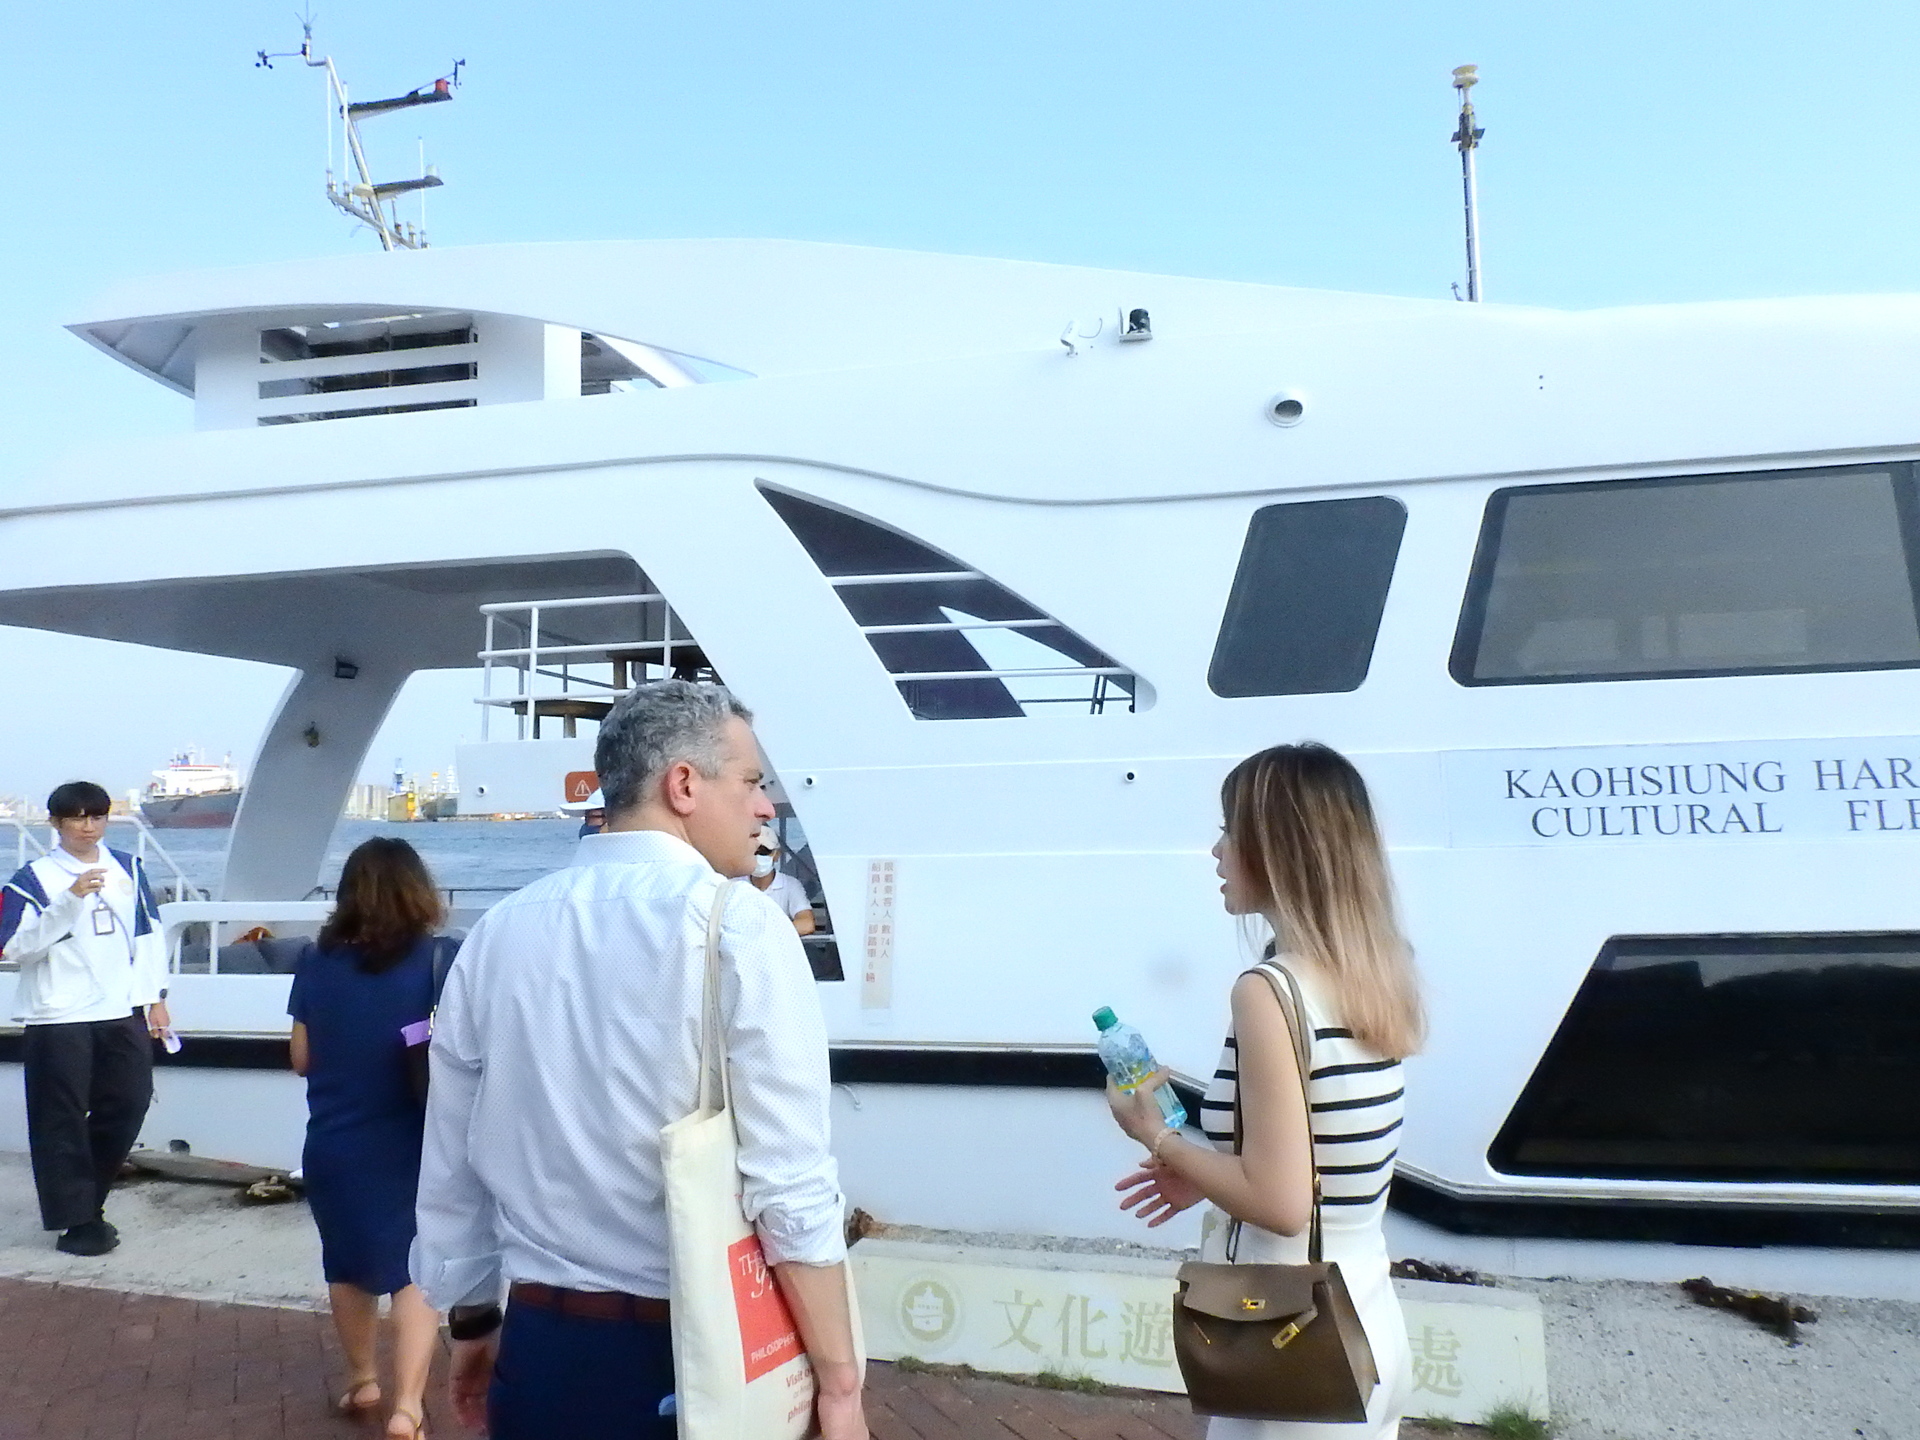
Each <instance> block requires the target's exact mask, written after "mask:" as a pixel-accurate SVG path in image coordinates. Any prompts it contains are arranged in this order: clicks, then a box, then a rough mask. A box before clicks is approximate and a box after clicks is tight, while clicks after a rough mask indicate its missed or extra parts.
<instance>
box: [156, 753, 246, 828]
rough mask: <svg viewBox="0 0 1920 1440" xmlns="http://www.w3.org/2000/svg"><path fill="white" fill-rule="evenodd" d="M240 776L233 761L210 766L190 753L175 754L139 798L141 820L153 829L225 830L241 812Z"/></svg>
mask: <svg viewBox="0 0 1920 1440" xmlns="http://www.w3.org/2000/svg"><path fill="white" fill-rule="evenodd" d="M240 795H241V785H240V773H239V771H237V770H235V769H234V768H233V763H232V760H231V759H230V758H229V759H228V760H225V761H222V762H221V763H220V764H218V765H209V764H207V763H206V762H204V761H203V760H201V759H200V758H199V756H198V755H196V754H195V753H194V752H192V751H190V750H189V751H182V752H181V753H180V754H178V755H175V756H174V757H173V759H172V760H171V761H170V762H169V763H168V765H167V768H166V769H164V770H156V771H154V772H153V779H152V781H151V782H150V783H149V784H148V786H147V788H146V790H145V791H144V792H143V793H142V794H141V796H140V818H141V819H143V820H145V821H146V822H147V824H149V825H151V826H153V827H154V828H155V829H156V830H227V829H231V828H232V826H233V817H234V815H235V814H236V813H237V812H238V811H239V809H240Z"/></svg>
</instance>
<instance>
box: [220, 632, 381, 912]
mask: <svg viewBox="0 0 1920 1440" xmlns="http://www.w3.org/2000/svg"><path fill="white" fill-rule="evenodd" d="M409 673H410V672H409V671H407V670H405V669H382V668H380V667H379V666H377V665H367V664H365V663H362V664H360V666H359V673H358V674H357V675H355V676H354V678H353V679H351V680H341V679H337V678H335V676H334V673H333V662H332V661H331V660H329V661H327V662H326V663H325V664H324V665H316V666H315V667H314V668H313V669H310V670H306V671H303V672H302V673H300V674H299V675H296V676H295V677H294V679H293V682H292V683H291V684H289V685H288V686H287V690H286V693H285V694H284V695H282V696H281V697H280V708H279V710H278V711H277V712H276V713H275V715H274V717H273V723H272V724H270V725H269V726H268V727H267V733H266V737H265V738H264V739H263V740H262V741H261V742H260V753H259V754H258V755H257V756H256V757H255V758H254V762H253V771H252V773H251V774H250V775H249V776H248V777H247V789H246V794H245V795H243V796H242V797H241V799H240V813H239V814H238V815H236V816H235V817H234V821H233V833H232V839H231V840H229V841H228V843H227V873H226V879H225V881H224V883H223V884H222V885H221V887H220V898H221V899H223V900H298V899H301V898H302V897H304V896H305V895H306V893H307V892H308V891H309V890H311V889H312V888H313V886H314V885H315V884H317V883H318V882H319V879H320V867H321V865H322V863H323V862H324V861H325V859H326V852H327V841H328V840H329V839H330V838H332V835H333V828H334V825H335V824H336V823H337V822H338V821H339V819H340V812H341V809H342V807H343V806H344V804H345V803H346V798H347V791H348V789H349V788H350V787H351V786H352V784H353V782H354V778H355V777H356V776H357V775H358V774H359V773H360V766H361V763H362V762H363V761H364V760H365V759H366V754H367V748H368V747H369V746H370V745H372V743H373V737H374V735H375V734H377V733H378V731H379V729H380V725H381V722H382V721H384V720H385V719H386V718H387V711H388V710H389V709H390V708H392V705H393V701H394V697H395V696H397V695H398V694H399V693H400V687H401V686H402V685H404V684H405V683H406V679H407V676H408V674H409Z"/></svg>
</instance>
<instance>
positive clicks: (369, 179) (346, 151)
mask: <svg viewBox="0 0 1920 1440" xmlns="http://www.w3.org/2000/svg"><path fill="white" fill-rule="evenodd" d="M300 24H301V30H302V32H303V33H302V38H301V41H300V48H299V49H298V50H292V51H275V52H273V53H271V54H270V53H268V52H267V51H265V50H261V51H259V52H257V54H256V56H255V59H254V64H255V65H256V66H257V67H258V68H260V69H263V70H271V69H272V68H273V62H274V61H275V60H283V59H284V60H290V59H295V58H298V59H299V60H300V61H301V62H302V63H304V64H305V65H307V66H308V67H309V68H311V69H314V70H324V71H325V72H326V76H327V85H326V102H327V113H326V131H327V136H326V138H327V171H326V180H327V199H328V200H329V201H331V202H332V203H333V204H334V205H335V206H336V207H337V208H339V209H340V210H343V211H345V212H346V213H347V214H348V215H351V216H352V217H353V218H354V219H356V220H358V221H359V222H360V223H361V224H363V225H365V226H367V228H368V229H370V230H372V231H373V233H374V234H375V235H377V236H378V237H379V239H380V248H381V249H382V250H393V249H396V248H398V249H405V250H423V249H425V248H426V244H427V237H426V228H427V204H426V195H425V192H426V191H427V190H429V189H432V188H433V187H435V186H437V185H439V184H440V175H439V172H438V171H437V170H436V169H435V168H433V167H430V166H428V165H427V164H426V141H425V139H424V137H423V138H422V140H421V143H420V162H421V173H420V175H419V176H418V177H416V178H415V179H412V180H396V181H392V182H390V183H388V184H384V185H382V184H378V183H376V182H375V180H374V178H373V167H372V166H371V165H369V164H368V163H367V152H366V147H365V146H363V145H362V144H361V142H360V121H361V120H362V119H366V118H370V117H374V116H378V115H385V114H388V113H391V112H392V111H395V110H409V109H412V108H413V107H414V106H416V105H431V104H434V103H436V102H438V101H445V100H451V99H452V98H453V91H454V89H455V88H456V87H457V86H458V85H459V84H460V72H461V70H463V69H464V68H466V63H467V62H466V61H465V60H456V61H454V62H453V69H452V70H451V71H449V72H448V73H447V74H445V75H441V76H439V77H437V78H436V79H434V80H433V81H431V82H430V83H429V84H427V85H422V86H419V87H418V88H416V89H414V90H412V91H410V92H408V93H407V94H405V95H400V96H395V97H394V98H392V99H386V100H371V101H366V102H364V103H361V104H354V103H352V102H351V101H350V100H349V99H348V96H347V86H346V82H345V81H343V80H342V79H341V78H340V72H339V70H338V69H336V68H335V66H334V63H333V57H332V56H330V55H316V54H315V53H314V46H313V19H312V17H311V16H310V15H309V16H303V17H302V19H301V22H300ZM336 115H337V116H338V117H339V120H340V169H339V172H338V174H337V175H336V173H335V171H334V168H333V167H334V151H333V122H334V117H335V116H336ZM415 190H417V191H420V192H422V193H421V197H420V226H419V228H418V229H415V228H413V227H412V226H409V225H408V224H406V223H405V222H404V221H402V220H401V219H400V204H399V197H400V196H401V195H404V194H406V193H408V192H410V191H415Z"/></svg>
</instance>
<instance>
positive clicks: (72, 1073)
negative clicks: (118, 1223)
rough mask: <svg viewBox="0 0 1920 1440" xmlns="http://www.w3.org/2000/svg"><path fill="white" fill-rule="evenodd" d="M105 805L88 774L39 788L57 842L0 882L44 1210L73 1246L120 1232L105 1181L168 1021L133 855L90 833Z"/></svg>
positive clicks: (153, 923)
mask: <svg viewBox="0 0 1920 1440" xmlns="http://www.w3.org/2000/svg"><path fill="white" fill-rule="evenodd" d="M110 804H111V800H110V797H109V796H108V795H107V792H106V791H105V790H103V789H101V788H100V787H99V786H98V785H95V784H92V783H91V782H89V781H85V780H75V781H71V782H69V783H68V784H65V785H62V786H60V787H59V788H58V789H57V790H55V791H54V792H53V794H51V795H49V796H48V797H47V815H48V817H49V818H50V819H51V820H52V822H53V827H54V830H55V831H56V833H57V834H58V835H59V839H60V843H59V845H58V846H56V847H55V848H54V850H53V851H52V852H51V853H50V854H47V855H44V856H42V857H41V858H40V859H38V860H35V861H33V862H32V863H31V864H29V865H26V866H23V867H22V868H21V869H20V870H18V871H16V872H15V873H14V876H13V878H12V879H11V880H9V881H7V883H6V887H5V889H4V890H0V958H4V959H6V960H8V961H11V962H13V963H14V964H16V965H18V966H19V967H20V986H19V990H18V996H19V1008H18V1011H17V1013H16V1014H15V1015H14V1019H16V1020H19V1021H21V1022H23V1024H24V1025H25V1027H26V1028H25V1034H24V1036H23V1037H22V1042H21V1059H22V1062H23V1063H22V1069H23V1070H24V1071H25V1078H26V1092H27V1149H28V1152H29V1154H30V1156H31V1158H32V1161H33V1183H34V1188H35V1190H36V1191H37V1192H38V1194H39V1200H40V1223H41V1224H42V1225H43V1226H44V1227H45V1228H46V1229H48V1230H58V1231H60V1232H61V1234H60V1238H59V1239H58V1240H56V1241H55V1242H54V1244H55V1247H56V1248H57V1249H60V1250H64V1251H66V1252H67V1253H68V1254H70V1255H104V1254H106V1253H107V1252H108V1251H109V1250H111V1249H113V1248H114V1247H115V1246H116V1245H118V1244H119V1243H120V1237H119V1232H118V1231H116V1230H115V1229H114V1228H113V1226H112V1225H111V1224H109V1223H108V1222H107V1219H106V1215H105V1213H104V1210H105V1205H106V1199H107V1191H108V1190H109V1189H110V1188H111V1187H112V1185H113V1181H114V1177H115V1176H116V1175H118V1174H119V1173H120V1167H121V1165H122V1164H124V1163H125V1162H126V1158H127V1155H128V1153H129V1152H130V1151H131V1150H132V1149H133V1146H134V1142H135V1141H136V1140H138V1139H139V1138H140V1127H141V1125H142V1124H143V1123H144V1122H145V1120H146V1117H147V1106H148V1104H149V1103H151V1101H152V1099H153V1037H155V1036H158V1035H160V1034H161V1033H162V1032H164V1031H166V1030H167V1029H168V1028H169V1026H170V1024H171V1021H170V1018H169V1016H168V1014H167V1000H166V996H167V992H166V988H165V986H166V971H167V965H166V947H165V943H164V942H163V940H162V939H161V936H160V926H159V907H158V906H157V905H156V904H155V903H154V899H153V892H152V890H151V889H149V888H148V885H147V878H146V874H145V872H144V870H143V868H142V867H141V864H140V862H139V861H138V860H136V859H135V858H134V857H133V856H132V855H129V854H126V853H124V852H122V851H117V850H110V849H108V848H107V847H106V846H104V845H102V844H101V843H100V841H101V838H102V837H103V836H104V834H105V833H106V826H107V810H108V807H109V805H110Z"/></svg>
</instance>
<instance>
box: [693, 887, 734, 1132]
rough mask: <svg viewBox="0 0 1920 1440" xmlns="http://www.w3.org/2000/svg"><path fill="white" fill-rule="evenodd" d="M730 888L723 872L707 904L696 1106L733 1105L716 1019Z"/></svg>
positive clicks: (722, 1035) (721, 1033)
mask: <svg viewBox="0 0 1920 1440" xmlns="http://www.w3.org/2000/svg"><path fill="white" fill-rule="evenodd" d="M730 888H731V886H730V885H729V884H728V882H727V880H726V878H725V877H724V876H723V877H722V878H721V880H720V883H719V885H717V886H715V887H714V892H713V903H712V904H711V905H710V906H708V908H707V955H706V976H705V979H704V980H703V981H702V983H701V987H700V1096H699V1108H700V1109H701V1110H702V1111H707V1110H712V1109H713V1108H714V1101H715V1100H716V1099H717V1100H718V1101H719V1102H720V1108H721V1109H724V1110H727V1111H729V1112H730V1111H732V1109H733V1078H732V1077H731V1076H730V1075H728V1074H727V1047H726V1036H725V1032H724V1030H723V1028H722V1026H721V1023H720V921H721V916H723V915H724V914H725V913H726V909H727V891H728V890H729V889H730Z"/></svg>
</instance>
